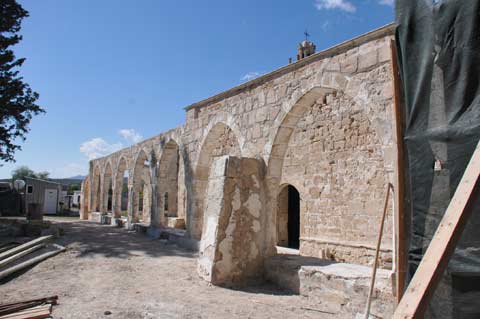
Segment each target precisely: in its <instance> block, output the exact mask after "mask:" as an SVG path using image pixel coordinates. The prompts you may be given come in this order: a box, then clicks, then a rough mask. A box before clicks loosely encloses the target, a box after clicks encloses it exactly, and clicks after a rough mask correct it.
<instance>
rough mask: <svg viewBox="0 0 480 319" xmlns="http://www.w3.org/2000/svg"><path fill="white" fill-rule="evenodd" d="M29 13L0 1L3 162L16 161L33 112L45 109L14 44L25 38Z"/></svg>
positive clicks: (0, 150)
mask: <svg viewBox="0 0 480 319" xmlns="http://www.w3.org/2000/svg"><path fill="white" fill-rule="evenodd" d="M26 17H28V12H27V11H26V10H24V9H23V8H22V6H21V5H19V4H18V3H17V2H16V1H15V0H0V162H2V161H4V162H14V161H15V159H14V153H15V151H17V150H20V149H21V146H20V145H18V142H19V141H24V140H25V139H26V134H27V133H28V131H29V127H28V125H29V124H30V121H31V119H32V117H33V116H34V115H37V114H39V113H44V112H45V111H44V110H43V109H42V108H41V107H40V106H38V105H37V104H35V102H36V100H37V99H38V97H39V95H38V93H36V92H34V91H32V89H31V88H30V86H29V85H28V84H27V83H25V82H24V81H23V78H22V77H21V76H20V75H19V68H20V67H21V66H22V65H23V63H24V62H25V59H24V58H20V59H17V58H16V57H15V54H14V53H13V51H12V50H11V46H13V45H15V44H17V43H18V42H20V40H22V36H21V35H19V34H18V32H19V31H20V28H21V22H22V19H23V18H26Z"/></svg>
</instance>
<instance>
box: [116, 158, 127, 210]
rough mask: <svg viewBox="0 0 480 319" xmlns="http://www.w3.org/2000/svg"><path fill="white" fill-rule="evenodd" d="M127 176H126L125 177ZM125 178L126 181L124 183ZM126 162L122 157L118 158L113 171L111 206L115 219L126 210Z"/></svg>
mask: <svg viewBox="0 0 480 319" xmlns="http://www.w3.org/2000/svg"><path fill="white" fill-rule="evenodd" d="M125 175H127V176H125ZM125 177H127V181H126V182H125ZM129 177H130V176H129V170H128V162H127V160H126V158H125V157H124V156H120V158H119V159H118V163H117V166H116V169H115V180H114V183H115V194H114V195H115V196H114V204H113V213H114V215H115V216H116V217H119V216H121V215H122V212H126V211H127V209H128V178H129Z"/></svg>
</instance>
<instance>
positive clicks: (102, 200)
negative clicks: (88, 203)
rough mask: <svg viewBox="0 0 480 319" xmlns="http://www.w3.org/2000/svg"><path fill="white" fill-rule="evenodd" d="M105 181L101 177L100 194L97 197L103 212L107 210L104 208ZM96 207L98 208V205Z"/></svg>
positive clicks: (100, 209) (100, 210)
mask: <svg viewBox="0 0 480 319" xmlns="http://www.w3.org/2000/svg"><path fill="white" fill-rule="evenodd" d="M104 182H105V181H104V179H103V178H101V177H100V196H97V197H99V198H98V199H97V201H98V203H99V205H98V207H99V210H98V211H99V212H102V213H103V212H105V209H104V202H105V201H104V197H105V185H103V184H104ZM95 209H96V207H95Z"/></svg>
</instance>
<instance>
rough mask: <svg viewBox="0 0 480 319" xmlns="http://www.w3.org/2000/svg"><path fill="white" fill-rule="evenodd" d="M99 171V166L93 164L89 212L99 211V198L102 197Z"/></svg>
mask: <svg viewBox="0 0 480 319" xmlns="http://www.w3.org/2000/svg"><path fill="white" fill-rule="evenodd" d="M101 182H102V180H101V172H100V166H99V165H95V166H94V168H93V179H92V185H91V186H92V189H91V191H92V199H91V205H92V207H91V209H90V211H91V212H99V211H100V210H101V198H102V192H101V190H102V187H101V185H102V184H101Z"/></svg>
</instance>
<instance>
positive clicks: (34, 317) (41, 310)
mask: <svg viewBox="0 0 480 319" xmlns="http://www.w3.org/2000/svg"><path fill="white" fill-rule="evenodd" d="M51 312H52V305H44V306H39V307H35V308H31V309H26V310H23V311H19V312H16V313H12V314H9V315H5V316H1V317H0V319H44V318H49V317H50V316H51Z"/></svg>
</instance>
